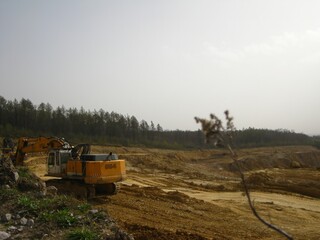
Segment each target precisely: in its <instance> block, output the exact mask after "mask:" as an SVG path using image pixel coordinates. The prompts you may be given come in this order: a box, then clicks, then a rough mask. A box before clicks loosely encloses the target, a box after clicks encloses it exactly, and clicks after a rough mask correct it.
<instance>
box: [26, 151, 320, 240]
mask: <svg viewBox="0 0 320 240" xmlns="http://www.w3.org/2000/svg"><path fill="white" fill-rule="evenodd" d="M110 151H112V152H114V153H117V154H118V155H119V157H120V158H123V159H126V160H127V162H126V163H127V169H128V172H127V173H128V179H127V180H126V181H124V182H123V183H122V188H121V190H120V192H119V193H118V194H117V195H116V196H113V197H109V198H99V199H95V200H92V201H91V203H92V204H93V205H94V206H95V207H97V208H102V209H106V210H107V211H108V213H109V214H110V216H112V217H113V218H114V219H115V220H116V221H117V222H118V223H119V224H120V225H121V227H123V228H124V229H125V230H126V231H127V232H129V233H131V234H133V236H134V237H135V239H281V236H280V235H278V234H277V233H275V232H273V231H272V230H270V229H268V228H266V227H265V226H264V225H262V224H261V223H260V222H258V221H257V220H256V219H255V217H254V216H253V215H252V213H251V212H250V209H249V207H248V204H247V200H246V198H245V196H244V194H243V193H242V185H241V181H240V178H239V175H238V172H237V171H235V169H234V166H233V161H232V159H230V157H229V154H228V152H227V151H226V150H222V149H219V150H194V151H173V150H159V149H145V148H127V147H126V148H125V147H103V146H94V147H93V152H96V153H102V152H110ZM238 154H239V157H240V160H241V164H242V165H241V166H242V168H243V170H244V174H245V177H246V179H247V182H248V186H249V188H250V190H251V195H252V199H253V200H254V203H255V207H256V208H257V210H258V212H259V213H260V214H261V216H263V217H264V218H265V219H266V220H267V221H269V222H271V223H273V224H276V225H277V226H279V227H281V228H283V229H284V230H285V231H287V232H288V233H290V234H291V235H292V236H293V237H294V239H318V238H319V235H320V229H319V227H318V226H319V225H320V209H319V206H320V200H319V199H320V195H319V194H320V193H319V189H320V185H319V179H320V176H319V173H320V171H319V162H320V154H319V150H316V149H314V148H312V147H308V146H295V147H276V148H255V149H242V150H240V151H238ZM39 158H43V156H39V157H38V159H37V158H34V159H32V160H30V162H28V164H29V166H30V168H31V169H33V170H34V171H35V172H37V174H38V175H40V176H43V175H44V169H45V167H44V165H43V166H41V164H40V163H39ZM41 161H42V160H41ZM33 162H36V163H37V164H33Z"/></svg>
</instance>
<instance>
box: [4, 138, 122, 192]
mask: <svg viewBox="0 0 320 240" xmlns="http://www.w3.org/2000/svg"><path fill="white" fill-rule="evenodd" d="M4 142H5V141H4ZM8 142H10V141H8ZM4 148H5V149H8V148H7V146H4ZM37 152H47V153H48V160H47V164H48V174H47V176H51V177H58V178H60V179H55V180H49V181H47V184H49V185H53V186H56V187H57V188H58V191H61V192H68V193H69V192H70V193H73V194H75V195H78V196H83V195H86V197H88V198H92V197H95V196H98V195H113V194H116V193H117V185H116V183H117V182H120V181H123V180H124V179H125V177H126V168H125V160H119V159H118V156H117V155H116V154H113V153H111V152H110V153H109V154H90V145H88V144H79V145H77V146H75V147H73V146H71V145H70V144H69V143H68V142H67V141H66V140H64V139H63V138H58V137H37V138H28V137H20V138H19V139H18V143H17V147H16V152H15V153H13V154H12V160H13V163H14V164H15V165H17V166H18V165H23V163H24V159H25V155H26V154H28V153H37Z"/></svg>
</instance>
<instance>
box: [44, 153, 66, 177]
mask: <svg viewBox="0 0 320 240" xmlns="http://www.w3.org/2000/svg"><path fill="white" fill-rule="evenodd" d="M70 159H71V151H70V150H51V151H50V152H49V154H48V175H51V176H56V177H61V176H64V175H66V169H67V162H68V161H69V160H70Z"/></svg>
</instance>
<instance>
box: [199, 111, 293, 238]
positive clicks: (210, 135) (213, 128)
mask: <svg viewBox="0 0 320 240" xmlns="http://www.w3.org/2000/svg"><path fill="white" fill-rule="evenodd" d="M224 113H225V115H226V120H227V128H226V129H225V128H224V127H223V126H222V122H221V120H220V119H218V118H217V117H216V116H215V115H214V114H210V118H211V120H206V119H201V118H198V117H195V120H196V122H197V123H199V122H200V123H201V125H202V131H203V133H204V134H205V136H206V142H209V141H210V139H213V141H214V144H215V145H217V144H220V145H221V144H223V145H224V146H225V147H226V148H227V149H228V150H229V152H230V154H231V158H232V160H233V162H234V164H235V165H236V167H237V170H238V172H239V174H240V178H241V181H242V185H243V188H244V191H245V194H246V197H247V200H248V204H249V207H250V209H251V211H252V213H253V215H254V216H255V217H256V218H257V219H258V220H259V221H260V222H262V223H263V224H264V225H266V226H267V227H268V228H271V229H273V230H274V231H276V232H278V233H280V234H281V235H283V236H285V237H286V238H287V239H289V240H293V237H292V236H290V235H289V234H288V233H287V232H285V231H284V230H282V229H281V228H279V227H277V226H275V225H273V224H271V223H269V222H267V221H266V220H264V219H263V218H262V217H261V216H260V215H259V214H258V212H257V210H256V209H255V207H254V204H253V201H252V200H251V196H250V192H249V188H248V185H247V183H246V181H245V178H244V174H243V172H242V170H241V167H240V165H239V161H238V155H237V153H236V152H235V151H234V150H233V149H232V147H231V144H232V143H233V136H232V134H233V133H234V131H235V128H234V125H233V122H232V121H233V118H232V117H230V116H229V111H228V110H227V111H225V112H224ZM223 133H226V134H223ZM226 136H227V137H228V138H226Z"/></svg>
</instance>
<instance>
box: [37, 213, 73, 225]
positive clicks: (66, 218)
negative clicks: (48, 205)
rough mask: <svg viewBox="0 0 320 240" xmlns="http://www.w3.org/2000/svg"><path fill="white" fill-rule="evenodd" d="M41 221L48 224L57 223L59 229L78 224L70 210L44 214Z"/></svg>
mask: <svg viewBox="0 0 320 240" xmlns="http://www.w3.org/2000/svg"><path fill="white" fill-rule="evenodd" d="M40 219H42V220H44V221H47V222H51V221H52V222H55V223H56V224H57V225H58V226H59V227H69V226H71V225H73V224H75V223H76V222H77V219H76V218H75V216H74V215H73V213H71V212H70V211H69V210H68V209H63V210H58V211H53V212H43V213H42V214H41V216H40Z"/></svg>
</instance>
